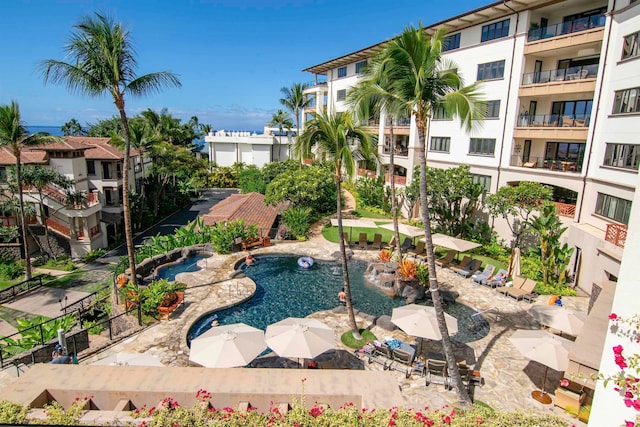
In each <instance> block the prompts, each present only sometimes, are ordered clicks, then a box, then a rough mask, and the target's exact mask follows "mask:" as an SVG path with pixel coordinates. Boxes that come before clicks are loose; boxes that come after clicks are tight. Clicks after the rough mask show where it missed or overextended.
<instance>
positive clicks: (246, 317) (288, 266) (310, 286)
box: [187, 256, 489, 342]
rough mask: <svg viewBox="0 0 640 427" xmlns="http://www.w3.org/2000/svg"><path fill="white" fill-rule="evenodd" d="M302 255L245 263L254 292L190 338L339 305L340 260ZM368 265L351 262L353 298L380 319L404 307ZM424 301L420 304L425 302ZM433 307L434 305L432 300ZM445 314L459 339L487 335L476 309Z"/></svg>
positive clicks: (203, 322) (198, 325)
mask: <svg viewBox="0 0 640 427" xmlns="http://www.w3.org/2000/svg"><path fill="white" fill-rule="evenodd" d="M298 258H299V257H298V256H260V257H256V263H255V264H254V265H251V266H246V265H244V264H242V268H243V269H244V271H245V273H246V275H247V276H248V277H250V278H251V279H252V280H253V281H254V282H255V283H256V294H255V296H254V297H253V298H251V299H250V300H249V301H247V302H245V303H242V304H240V305H238V306H235V307H231V308H228V309H226V310H221V311H217V312H213V313H209V314H208V315H205V316H204V317H201V318H200V319H199V320H197V321H196V322H195V323H194V324H193V325H192V326H191V328H190V329H189V333H188V334H187V337H188V340H189V341H190V340H191V339H193V338H195V337H197V336H198V335H200V334H202V333H204V332H206V331H207V330H209V329H210V328H211V322H212V321H213V320H217V321H218V322H219V323H220V324H221V325H224V324H230V323H236V322H243V323H246V324H248V325H251V326H254V327H256V328H258V329H262V330H265V329H266V327H267V325H270V324H272V323H275V322H278V321H280V320H282V319H285V318H287V317H305V316H307V315H309V314H311V313H313V312H316V311H320V310H329V309H332V308H334V307H336V306H337V305H338V304H339V302H338V292H340V290H341V289H342V269H341V268H340V265H339V263H337V262H328V261H317V260H316V263H315V264H314V266H313V267H312V268H310V269H303V268H301V267H299V266H298V263H297V261H298ZM366 267H367V264H366V263H365V262H361V261H350V262H349V279H350V283H351V296H352V299H353V305H354V307H355V308H356V309H358V310H360V311H363V312H365V313H368V314H371V315H374V316H380V315H383V314H387V315H391V311H392V310H393V308H394V307H399V306H401V305H404V300H403V299H401V298H395V299H394V298H390V297H388V296H387V295H385V294H383V293H382V292H380V291H379V290H378V289H377V288H376V287H375V286H373V285H371V284H369V283H367V282H366V280H365V278H364V272H365V269H366ZM422 303H424V302H421V304H422ZM428 304H430V302H428ZM446 307H447V308H446V311H447V312H448V313H449V314H451V315H452V316H454V317H456V318H457V319H458V329H459V330H460V332H459V333H458V334H457V335H456V336H455V339H456V341H459V342H471V341H475V340H477V339H480V338H482V337H484V336H486V335H487V334H488V333H489V325H488V323H487V322H486V321H485V320H484V319H482V317H481V316H474V317H473V318H471V315H472V314H475V313H476V311H475V310H473V309H472V308H471V307H468V306H466V305H463V304H448V305H447V306H446Z"/></svg>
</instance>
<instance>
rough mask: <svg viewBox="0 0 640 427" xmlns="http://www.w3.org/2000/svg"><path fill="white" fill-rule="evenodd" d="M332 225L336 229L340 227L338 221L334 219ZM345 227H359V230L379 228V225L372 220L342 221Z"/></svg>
mask: <svg viewBox="0 0 640 427" xmlns="http://www.w3.org/2000/svg"><path fill="white" fill-rule="evenodd" d="M331 225H332V226H334V227H337V226H338V219H337V218H332V219H331ZM342 226H343V227H358V228H378V225H377V224H376V223H375V222H373V221H371V220H370V219H343V220H342Z"/></svg>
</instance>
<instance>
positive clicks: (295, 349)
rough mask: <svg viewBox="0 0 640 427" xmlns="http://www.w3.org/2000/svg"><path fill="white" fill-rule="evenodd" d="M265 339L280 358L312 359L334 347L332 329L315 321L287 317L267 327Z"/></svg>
mask: <svg viewBox="0 0 640 427" xmlns="http://www.w3.org/2000/svg"><path fill="white" fill-rule="evenodd" d="M265 337H266V341H267V345H268V346H269V348H271V350H273V351H275V352H276V354H277V355H278V356H280V357H295V358H304V359H313V358H314V357H316V356H317V355H319V354H322V353H324V352H325V351H327V350H329V349H331V348H334V347H335V338H334V334H333V329H331V328H330V327H328V326H327V325H325V324H324V323H322V322H320V321H319V320H316V319H306V318H298V317H287V318H286V319H283V320H281V321H279V322H276V323H274V324H272V325H269V326H267V331H266V333H265Z"/></svg>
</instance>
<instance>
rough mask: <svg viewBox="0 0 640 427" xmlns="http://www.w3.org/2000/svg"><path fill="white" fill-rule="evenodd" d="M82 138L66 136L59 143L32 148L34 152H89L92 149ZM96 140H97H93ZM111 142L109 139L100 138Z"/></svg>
mask: <svg viewBox="0 0 640 427" xmlns="http://www.w3.org/2000/svg"><path fill="white" fill-rule="evenodd" d="M81 138H84V137H77V136H65V137H64V138H61V139H60V141H59V142H51V143H48V144H42V145H38V146H36V147H33V148H31V149H32V150H43V151H75V150H87V149H89V148H91V146H90V145H88V144H86V143H84V142H83V140H82V139H81ZM91 139H95V138H91ZM100 139H106V140H109V138H100Z"/></svg>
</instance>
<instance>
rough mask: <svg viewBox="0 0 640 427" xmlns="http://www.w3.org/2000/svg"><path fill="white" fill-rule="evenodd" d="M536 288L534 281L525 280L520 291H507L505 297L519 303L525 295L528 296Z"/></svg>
mask: <svg viewBox="0 0 640 427" xmlns="http://www.w3.org/2000/svg"><path fill="white" fill-rule="evenodd" d="M535 288H536V281H535V280H533V279H525V280H524V283H523V284H522V286H521V287H520V289H509V290H508V291H507V293H506V294H505V295H507V296H510V297H511V298H514V299H515V300H516V301H520V300H521V299H522V298H523V297H524V296H525V295H529V294H530V293H532V292H533V290H534V289H535Z"/></svg>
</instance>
